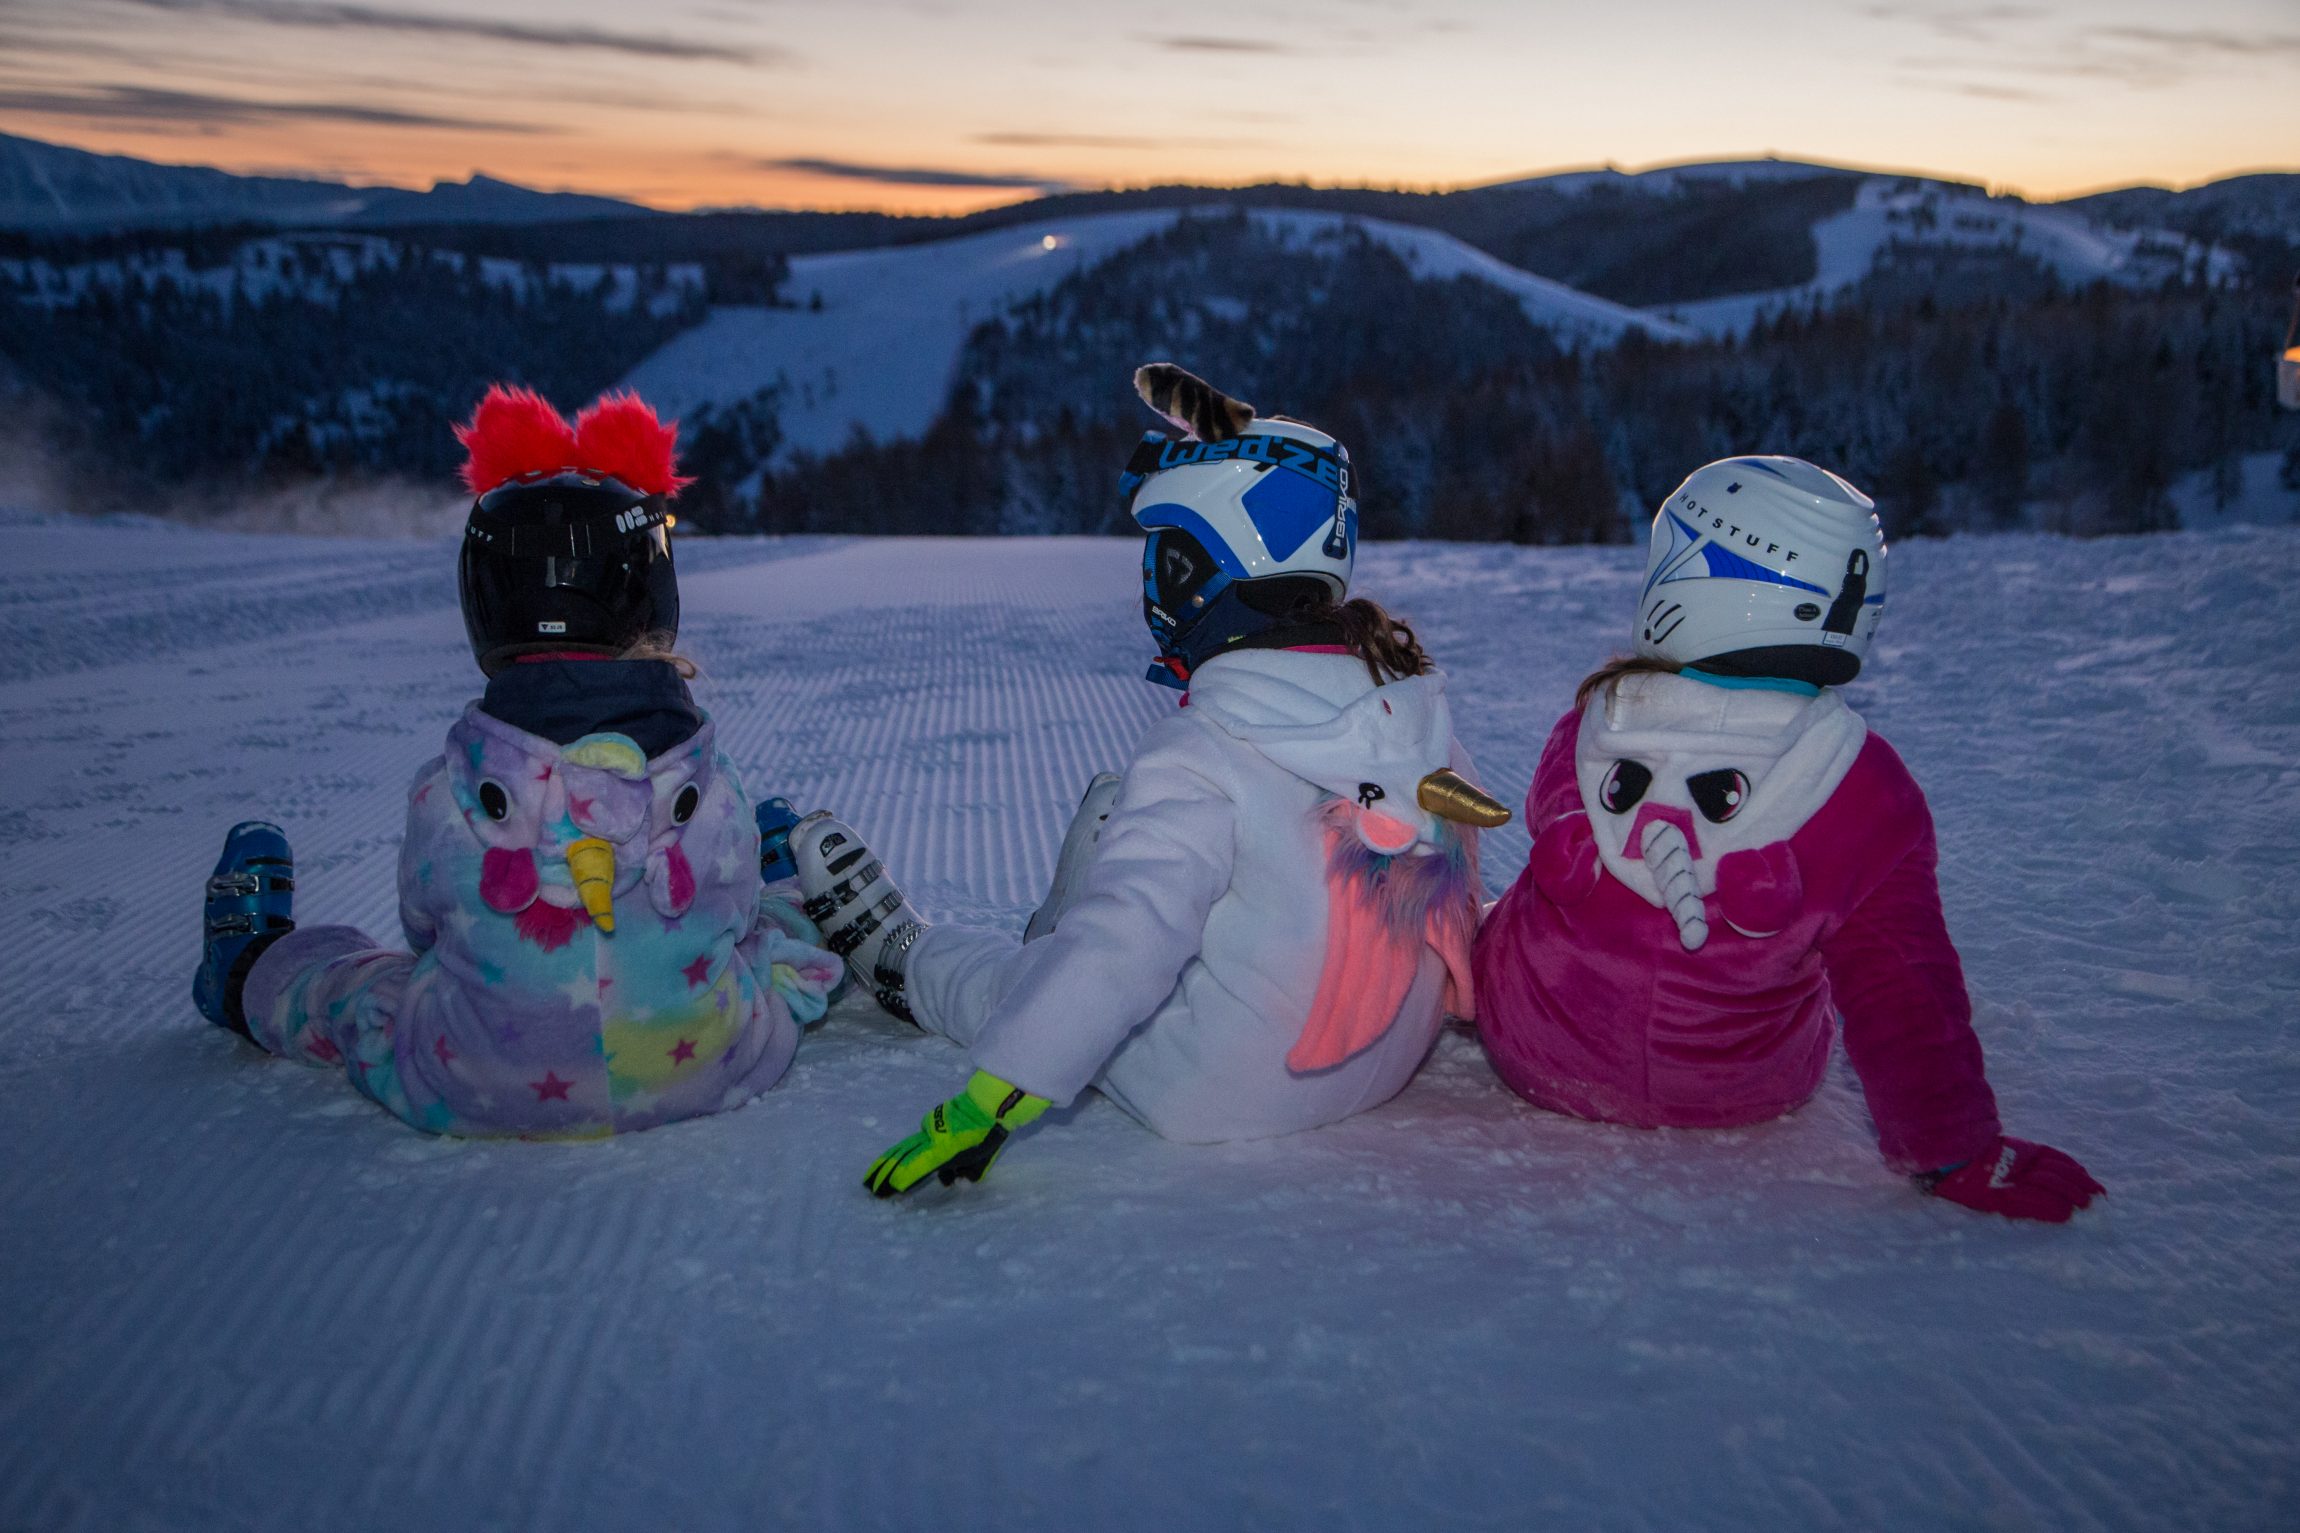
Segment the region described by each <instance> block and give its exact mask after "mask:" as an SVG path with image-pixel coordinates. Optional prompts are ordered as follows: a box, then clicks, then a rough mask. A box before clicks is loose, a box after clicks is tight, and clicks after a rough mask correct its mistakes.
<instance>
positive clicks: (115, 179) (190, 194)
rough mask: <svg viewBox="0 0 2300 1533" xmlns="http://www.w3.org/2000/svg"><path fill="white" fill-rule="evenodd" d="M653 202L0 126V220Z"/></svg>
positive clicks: (336, 216)
mask: <svg viewBox="0 0 2300 1533" xmlns="http://www.w3.org/2000/svg"><path fill="white" fill-rule="evenodd" d="M653 211H654V210H653V209H650V208H644V207H641V206H639V205H638V204H636V203H630V202H623V201H619V200H617V199H615V198H611V197H594V196H589V195H586V194H582V193H572V192H538V191H533V190H530V189H529V188H527V187H524V186H519V185H516V184H515V183H513V182H509V181H502V180H498V179H496V178H495V177H493V176H488V175H482V174H479V173H476V172H475V173H473V175H472V176H471V177H470V178H469V179H468V180H465V181H439V182H435V183H434V184H433V185H432V186H431V188H430V189H429V190H428V191H415V190H412V189H409V188H405V187H395V186H366V187H362V186H348V185H345V184H343V183H341V182H336V181H324V180H316V179H311V180H306V179H299V178H293V177H282V176H242V175H237V174H234V173H233V172H230V171H225V170H217V169H215V168H213V167H212V166H205V165H163V164H158V163H155V162H153V161H150V160H140V159H136V158H133V157H131V156H128V155H119V154H92V153H90V152H88V151H87V150H84V149H71V148H67V147H65V146H63V145H61V144H48V143H43V142H41V141H40V140H38V139H30V138H20V137H18V136H16V135H14V134H8V133H0V229H36V230H44V231H51V232H69V231H75V230H90V231H93V230H105V229H120V228H152V227H159V228H165V227H174V226H188V225H198V224H230V223H278V224H286V225H313V224H327V225H342V226H350V227H360V226H376V225H390V224H420V223H534V222H543V221H549V220H557V219H569V218H596V217H604V216H625V217H635V216H640V215H645V214H649V213H652V212H653Z"/></svg>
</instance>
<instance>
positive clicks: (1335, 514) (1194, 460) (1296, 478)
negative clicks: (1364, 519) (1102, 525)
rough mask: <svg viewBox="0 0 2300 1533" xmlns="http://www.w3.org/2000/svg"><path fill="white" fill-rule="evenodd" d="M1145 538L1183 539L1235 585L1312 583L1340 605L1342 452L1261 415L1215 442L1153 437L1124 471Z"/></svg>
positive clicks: (1352, 512) (1346, 556)
mask: <svg viewBox="0 0 2300 1533" xmlns="http://www.w3.org/2000/svg"><path fill="white" fill-rule="evenodd" d="M1121 483H1122V488H1123V490H1124V491H1125V492H1126V493H1127V495H1128V497H1129V500H1128V509H1129V510H1130V511H1131V512H1132V513H1133V516H1134V521H1135V523H1136V525H1138V526H1140V527H1141V528H1142V530H1143V531H1144V532H1156V531H1157V530H1159V529H1160V528H1163V527H1175V528H1179V529H1181V530H1182V531H1184V532H1187V533H1189V534H1190V535H1191V536H1192V537H1194V538H1196V539H1197V540H1198V542H1199V543H1200V544H1201V545H1203V546H1204V548H1205V549H1206V551H1207V552H1208V553H1210V554H1212V555H1213V556H1214V560H1215V562H1216V564H1217V565H1219V567H1220V568H1221V569H1222V571H1223V572H1224V573H1225V574H1227V575H1229V576H1230V577H1231V578H1232V579H1233V580H1261V579H1264V578H1267V577H1269V576H1272V575H1315V576H1318V577H1319V578H1321V579H1322V580H1324V581H1325V583H1326V584H1327V586H1328V587H1330V588H1331V590H1332V592H1333V597H1334V600H1336V601H1340V600H1341V599H1342V598H1343V597H1344V596H1345V595H1347V594H1348V592H1349V587H1350V570H1351V566H1352V565H1353V564H1354V563H1355V561H1356V558H1357V549H1358V501H1357V494H1356V490H1355V487H1354V485H1353V483H1352V480H1351V475H1350V454H1349V449H1348V448H1346V447H1344V446H1342V444H1341V443H1340V442H1338V441H1336V440H1334V438H1332V437H1330V436H1328V435H1327V434H1326V433H1325V432H1323V431H1320V430H1319V429H1318V428H1317V427H1315V426H1308V425H1304V424H1303V423H1302V422H1300V421H1296V420H1288V419H1286V418H1285V417H1283V416H1269V417H1258V418H1256V419H1255V420H1253V421H1251V422H1250V423H1248V425H1247V426H1246V428H1245V431H1244V432H1243V433H1242V434H1241V435H1238V436H1234V437H1231V438H1230V439H1229V440H1227V441H1222V442H1200V441H1194V440H1190V439H1187V438H1184V439H1181V440H1175V439H1173V438H1169V437H1165V436H1160V435H1157V434H1152V435H1150V436H1148V437H1145V438H1144V439H1143V441H1142V445H1141V447H1139V448H1138V449H1136V451H1135V455H1134V458H1133V460H1132V461H1131V462H1129V463H1128V464H1127V466H1126V477H1125V479H1124V480H1123V481H1122V482H1121Z"/></svg>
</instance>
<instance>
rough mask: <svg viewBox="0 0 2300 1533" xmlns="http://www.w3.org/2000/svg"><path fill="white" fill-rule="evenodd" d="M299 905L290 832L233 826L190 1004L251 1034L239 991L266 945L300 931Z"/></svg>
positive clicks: (248, 823) (214, 882)
mask: <svg viewBox="0 0 2300 1533" xmlns="http://www.w3.org/2000/svg"><path fill="white" fill-rule="evenodd" d="M294 912H295V857H294V854H293V853H291V852H289V851H288V843H287V833H286V832H285V831H283V830H281V829H280V828H279V827H278V826H277V825H270V824H266V823H265V822H264V821H262V820H243V821H242V822H240V823H239V824H237V825H234V826H233V827H232V828H231V831H230V833H229V834H227V835H226V836H225V837H224V853H223V855H222V856H221V857H218V858H217V859H216V871H215V872H214V873H213V874H212V875H210V876H209V878H208V901H207V909H206V913H205V917H204V919H203V921H202V932H203V938H202V941H201V945H200V972H199V973H198V974H196V975H194V976H193V977H192V1004H193V1005H195V1006H197V1007H199V1008H200V1015H201V1016H203V1017H206V1018H207V1019H208V1020H209V1021H210V1022H213V1023H215V1024H216V1026H218V1027H222V1028H228V1029H230V1030H231V1031H232V1032H235V1033H238V1034H239V1035H240V1036H241V1037H243V1038H249V1037H251V1035H250V1034H249V1032H248V1019H247V1014H246V1012H245V1011H244V1010H243V1009H242V1008H241V1004H240V992H241V991H242V990H243V989H244V988H245V987H246V985H247V982H248V971H249V970H250V969H252V968H254V967H255V966H256V960H257V959H258V958H259V957H261V956H263V951H264V949H266V948H268V947H270V946H271V945H272V944H273V943H275V942H277V941H278V940H279V939H280V938H281V937H283V936H285V935H286V934H287V933H289V932H291V931H294V930H295V918H294Z"/></svg>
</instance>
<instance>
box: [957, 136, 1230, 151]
mask: <svg viewBox="0 0 2300 1533" xmlns="http://www.w3.org/2000/svg"><path fill="white" fill-rule="evenodd" d="M970 142H972V143H977V144H990V145H993V146H995V147H998V148H1002V149H1236V148H1241V147H1244V146H1248V145H1251V144H1256V143H1260V142H1262V140H1259V139H1250V138H1163V137H1158V136H1155V135H1152V134H1147V133H1141V134H1137V133H1016V132H1000V133H977V134H974V135H972V137H971V139H970Z"/></svg>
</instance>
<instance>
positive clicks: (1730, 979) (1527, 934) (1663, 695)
mask: <svg viewBox="0 0 2300 1533" xmlns="http://www.w3.org/2000/svg"><path fill="white" fill-rule="evenodd" d="M1792 685H1794V684H1792ZM1526 819H1527V823H1528V828H1529V829H1530V830H1531V831H1532V833H1533V836H1534V847H1533V855H1532V858H1531V860H1530V861H1529V862H1528V864H1527V866H1526V870H1525V872H1524V873H1523V874H1522V875H1520V876H1519V878H1518V880H1517V882H1516V883H1515V884H1514V885H1512V886H1511V888H1510V890H1509V892H1508V893H1507V894H1506V895H1504V896H1503V897H1502V899H1501V900H1500V902H1499V903H1498V904H1496V905H1495V906H1494V908H1493V910H1492V911H1491V913H1490V914H1489V915H1488V916H1487V918H1486V921H1485V924H1484V926H1483V927H1482V929H1481V930H1480V931H1479V934H1478V939H1477V946H1476V950H1475V954H1474V959H1473V965H1474V972H1475V979H1476V988H1477V997H1478V1031H1479V1035H1480V1036H1481V1038H1482V1039H1483V1041H1484V1044H1485V1049H1486V1053H1487V1055H1488V1056H1489V1057H1490V1058H1491V1059H1492V1061H1493V1065H1494V1068H1495V1069H1496V1070H1497V1071H1498V1072H1499V1073H1500V1075H1501V1077H1502V1079H1503V1080H1504V1081H1506V1082H1508V1084H1509V1085H1510V1087H1511V1088H1512V1089H1513V1090H1515V1091H1516V1092H1517V1093H1518V1094H1519V1095H1520V1096H1523V1097H1524V1098H1526V1100H1528V1101H1530V1102H1532V1103H1534V1104H1535V1105H1537V1106H1540V1107H1546V1108H1549V1109H1551V1110H1553V1111H1556V1112H1562V1113H1569V1114H1572V1115H1574V1116H1576V1117H1582V1118H1593V1119H1598V1120H1601V1121H1605V1122H1612V1123H1629V1124H1637V1125H1640V1126H1647V1127H1655V1126H1664V1125H1667V1126H1674V1127H1684V1128H1711V1127H1723V1126H1727V1125H1731V1124H1742V1123H1755V1122H1759V1121H1761V1120H1764V1119H1767V1118H1773V1117H1777V1116H1779V1115H1780V1114H1782V1113H1786V1112H1788V1111H1790V1110H1791V1109H1793V1108H1795V1107H1797V1106H1798V1105H1799V1104H1801V1103H1803V1102H1804V1101H1805V1100H1806V1099H1807V1098H1809V1097H1811V1096H1812V1094H1813V1092H1814V1090H1815V1089H1816V1088H1817V1087H1818V1086H1819V1084H1820V1081H1821V1073H1822V1069H1823V1067H1824V1066H1825V1065H1826V1063H1827V1061H1828V1056H1829V1033H1830V1025H1829V1024H1830V1020H1831V1018H1832V1016H1835V1017H1841V1018H1842V1020H1843V1026H1844V1036H1845V1052H1846V1055H1847V1056H1848V1057H1849V1058H1850V1060H1851V1062H1852V1065H1853V1069H1854V1071H1855V1073H1856V1074H1858V1075H1859V1077H1860V1081H1861V1087H1862V1090H1863V1092H1864V1093H1865V1094H1866V1096H1867V1098H1868V1104H1869V1111H1870V1115H1871V1116H1872V1118H1873V1119H1874V1120H1875V1123H1876V1128H1877V1138H1878V1142H1879V1145H1880V1147H1881V1148H1882V1149H1883V1151H1884V1157H1885V1160H1886V1162H1887V1163H1888V1164H1889V1165H1891V1166H1892V1167H1893V1168H1894V1169H1895V1170H1897V1171H1901V1172H1905V1173H1921V1172H1927V1171H1932V1170H1937V1169H1939V1168H1942V1167H1948V1166H1954V1165H1957V1164H1960V1163H1962V1162H1964V1161H1966V1160H1968V1159H1971V1158H1972V1157H1974V1156H1977V1155H1980V1154H1982V1153H1984V1152H1985V1151H1987V1150H1988V1149H1989V1148H1990V1147H1991V1146H1992V1144H1993V1143H1994V1142H1995V1140H1996V1136H1997V1134H1998V1124H1997V1112H1996V1101H1995V1098H1994V1096H1993V1095H1992V1094H1991V1093H1990V1090H1989V1086H1988V1081H1987V1079H1986V1078H1985V1077H1984V1075H1983V1073H1982V1064H1981V1047H1980V1041H1979V1039H1978V1038H1976V1037H1975V1036H1974V1034H1973V1027H1972V1008H1971V1003H1970V1002H1969V1001H1968V999H1967V997H1966V994H1965V983H1964V972H1963V970H1962V968H1961V966H1960V965H1959V964H1958V962H1957V954H1956V949H1955V948H1954V947H1953V946H1951V945H1950V942H1949V936H1948V930H1947V927H1946V925H1945V923H1944V922H1943V919H1942V915H1941V899H1940V888H1939V884H1938V882H1937V881H1936V878H1935V873H1934V869H1935V864H1936V860H1937V854H1936V849H1935V846H1934V840H1933V826H1932V817H1931V815H1930V813H1929V812H1928V811H1927V809H1926V806H1925V798H1924V794H1923V793H1922V792H1921V791H1920V790H1919V789H1918V787H1917V785H1916V782H1915V780H1914V779H1913V778H1911V777H1910V775H1909V772H1908V768H1907V767H1905V766H1903V765H1902V763H1901V758H1900V757H1899V756H1898V755H1896V754H1895V753H1894V751H1893V749H1892V747H1891V746H1889V745H1887V744H1886V743H1885V742H1884V741H1883V740H1882V739H1880V738H1878V737H1877V736H1876V735H1874V734H1871V733H1870V732H1869V731H1868V728H1867V726H1866V725H1864V724H1863V723H1862V722H1861V719H1860V717H1859V715H1857V714H1855V713H1854V712H1853V711H1852V710H1851V709H1850V708H1848V707H1846V706H1845V704H1844V701H1843V699H1842V698H1840V697H1839V696H1838V695H1837V694H1836V693H1834V692H1830V691H1821V692H1819V693H1817V694H1815V693H1814V692H1813V691H1812V689H1810V688H1802V689H1798V690H1777V689H1775V688H1774V687H1768V686H1756V687H1750V686H1728V685H1723V684H1718V683H1715V682H1712V681H1710V680H1708V679H1706V678H1697V677H1695V676H1693V675H1691V674H1687V675H1682V676H1679V675H1666V674H1633V675H1630V676H1627V677H1624V678H1623V679H1622V680H1621V681H1620V682H1619V683H1618V685H1617V686H1615V687H1612V688H1606V689H1601V690H1600V691H1599V692H1598V693H1597V694H1596V695H1595V696H1593V697H1592V698H1591V699H1590V702H1589V704H1588V706H1587V707H1586V708H1583V709H1581V710H1578V711H1576V712H1573V713H1569V714H1567V715H1566V716H1565V717H1564V718H1563V719H1560V720H1559V721H1558V724H1557V727H1556V728H1555V729H1554V730H1553V731H1551V733H1550V737H1549V743H1548V745H1547V746H1546V747H1545V748H1544V750H1543V752H1542V757H1541V763H1540V766H1539V767H1538V768H1537V770H1536V771H1535V774H1534V780H1533V789H1532V792H1531V793H1530V794H1529V795H1528V797H1527V800H1526Z"/></svg>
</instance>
